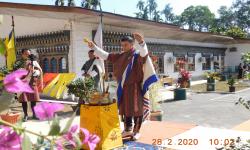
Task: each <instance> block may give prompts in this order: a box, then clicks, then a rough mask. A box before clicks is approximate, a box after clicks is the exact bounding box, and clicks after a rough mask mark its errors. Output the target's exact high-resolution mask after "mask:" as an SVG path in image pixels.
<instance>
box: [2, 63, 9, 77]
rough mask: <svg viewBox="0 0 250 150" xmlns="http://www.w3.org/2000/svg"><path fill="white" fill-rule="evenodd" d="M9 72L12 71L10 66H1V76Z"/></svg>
mask: <svg viewBox="0 0 250 150" xmlns="http://www.w3.org/2000/svg"><path fill="white" fill-rule="evenodd" d="M9 73H10V72H9V70H8V68H7V67H6V66H4V67H0V76H1V77H4V76H6V75H7V74H9Z"/></svg>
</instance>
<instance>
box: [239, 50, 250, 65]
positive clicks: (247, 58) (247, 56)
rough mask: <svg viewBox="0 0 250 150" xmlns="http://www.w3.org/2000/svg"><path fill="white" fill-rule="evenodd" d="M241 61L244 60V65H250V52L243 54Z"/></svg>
mask: <svg viewBox="0 0 250 150" xmlns="http://www.w3.org/2000/svg"><path fill="white" fill-rule="evenodd" d="M241 60H242V61H243V62H244V63H247V64H250V52H248V53H243V54H242V57H241Z"/></svg>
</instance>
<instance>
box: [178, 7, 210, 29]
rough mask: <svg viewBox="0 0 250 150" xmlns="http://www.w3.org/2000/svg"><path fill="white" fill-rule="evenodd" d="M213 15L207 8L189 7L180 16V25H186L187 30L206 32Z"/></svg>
mask: <svg viewBox="0 0 250 150" xmlns="http://www.w3.org/2000/svg"><path fill="white" fill-rule="evenodd" d="M214 18H215V15H214V14H213V13H211V11H210V10H209V8H208V7H207V6H189V7H188V8H186V9H185V10H184V11H183V13H182V14H181V20H180V22H181V24H182V25H183V26H185V25H188V27H189V30H196V31H204V30H205V31H208V30H209V28H210V26H211V24H212V23H213V21H214Z"/></svg>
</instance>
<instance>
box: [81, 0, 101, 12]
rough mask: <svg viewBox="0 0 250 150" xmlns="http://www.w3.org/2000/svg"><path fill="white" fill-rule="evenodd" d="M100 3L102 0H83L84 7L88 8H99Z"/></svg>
mask: <svg viewBox="0 0 250 150" xmlns="http://www.w3.org/2000/svg"><path fill="white" fill-rule="evenodd" d="M99 5H100V0H82V7H83V8H87V9H94V10H96V9H97V6H99Z"/></svg>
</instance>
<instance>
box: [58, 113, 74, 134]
mask: <svg viewBox="0 0 250 150" xmlns="http://www.w3.org/2000/svg"><path fill="white" fill-rule="evenodd" d="M75 116H76V112H74V113H73V115H72V116H71V117H70V118H69V120H68V121H67V123H66V125H65V127H64V129H63V130H62V131H61V134H65V133H67V132H68V131H69V128H70V127H71V125H72V123H73V121H74V119H75Z"/></svg>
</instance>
